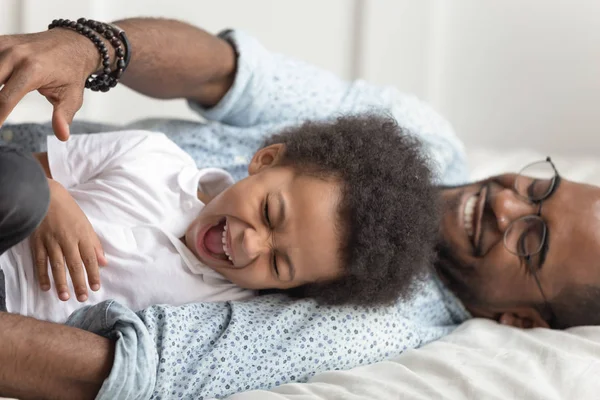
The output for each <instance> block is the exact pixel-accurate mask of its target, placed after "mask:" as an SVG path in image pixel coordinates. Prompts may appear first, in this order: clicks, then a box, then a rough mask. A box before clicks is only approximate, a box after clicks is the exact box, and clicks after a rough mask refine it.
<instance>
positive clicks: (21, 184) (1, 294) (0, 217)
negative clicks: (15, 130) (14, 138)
mask: <svg viewBox="0 0 600 400" xmlns="http://www.w3.org/2000/svg"><path fill="white" fill-rule="evenodd" d="M49 203H50V192H49V189H48V181H47V179H46V175H45V174H44V171H43V170H42V168H41V166H40V165H39V163H38V162H37V161H36V160H35V159H34V158H33V157H32V156H31V155H29V154H26V153H23V152H21V151H19V150H16V149H13V148H9V147H4V146H2V147H0V254H2V253H4V252H5V251H6V250H8V249H9V248H11V247H12V246H14V245H15V244H17V243H19V242H20V241H22V240H23V239H25V238H27V237H28V236H29V235H30V234H31V233H32V232H33V231H34V230H35V229H36V228H37V227H38V225H39V224H40V223H41V222H42V220H43V219H44V217H45V216H46V212H47V211H48V204H49ZM5 294H6V292H5V287H4V274H3V273H2V270H0V311H2V310H6V307H5V298H6V297H5Z"/></svg>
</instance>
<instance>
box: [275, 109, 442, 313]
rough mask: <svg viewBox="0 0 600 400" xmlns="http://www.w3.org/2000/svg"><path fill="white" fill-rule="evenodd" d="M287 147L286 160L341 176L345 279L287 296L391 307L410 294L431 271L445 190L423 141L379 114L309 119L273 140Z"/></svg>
mask: <svg viewBox="0 0 600 400" xmlns="http://www.w3.org/2000/svg"><path fill="white" fill-rule="evenodd" d="M275 143H283V144H285V150H284V153H283V156H282V160H281V165H283V166H291V167H293V168H294V169H295V170H296V171H297V173H299V174H303V175H310V176H315V177H318V178H322V179H331V178H333V179H336V182H339V183H340V186H341V193H340V194H341V196H340V204H339V208H338V224H337V226H336V228H337V230H338V232H339V237H340V239H341V240H340V243H341V247H340V251H339V253H340V254H339V257H340V261H341V263H342V266H343V268H344V271H343V273H342V276H341V277H340V278H338V279H336V280H333V281H327V282H315V283H310V284H306V285H303V286H300V287H297V288H294V289H291V290H287V291H286V293H288V294H290V295H292V296H295V297H312V298H316V299H317V300H319V301H321V302H324V303H329V304H348V303H350V304H356V305H376V304H390V303H392V302H394V301H395V300H397V299H398V298H407V297H408V296H409V295H410V294H411V292H412V289H413V287H414V285H415V283H416V282H417V281H419V280H420V279H419V278H421V277H422V276H423V274H424V273H425V272H426V271H427V270H428V269H429V264H430V263H431V262H432V260H433V254H434V253H433V246H434V241H435V238H436V233H437V230H438V224H439V219H438V214H439V210H438V207H439V202H438V200H437V199H438V192H437V190H436V188H435V187H434V186H433V184H432V182H431V180H432V169H431V168H432V165H431V164H430V160H429V158H428V157H427V155H426V154H425V152H424V151H423V148H422V145H421V143H420V142H419V141H418V140H417V139H416V138H415V137H414V136H413V135H409V134H407V133H406V132H404V131H403V130H402V129H401V128H400V127H399V126H398V124H397V123H396V121H395V120H394V119H393V118H391V117H389V116H387V115H381V114H376V113H367V114H359V115H349V116H342V117H339V118H337V119H335V120H333V121H323V122H305V123H304V124H302V125H300V126H297V127H293V128H288V129H285V130H284V131H283V132H281V133H279V134H276V135H274V136H272V137H271V138H269V139H268V140H267V141H266V142H265V143H264V146H268V145H271V144H275Z"/></svg>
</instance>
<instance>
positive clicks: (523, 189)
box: [504, 157, 560, 319]
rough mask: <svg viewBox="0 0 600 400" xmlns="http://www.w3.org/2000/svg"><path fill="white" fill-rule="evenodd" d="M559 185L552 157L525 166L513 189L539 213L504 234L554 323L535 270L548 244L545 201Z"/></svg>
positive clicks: (506, 242)
mask: <svg viewBox="0 0 600 400" xmlns="http://www.w3.org/2000/svg"><path fill="white" fill-rule="evenodd" d="M559 181H560V175H559V174H558V171H557V170H556V167H555V166H554V163H553V162H552V160H551V159H550V157H547V158H546V160H544V161H538V162H535V163H532V164H528V165H526V166H525V167H524V168H523V169H522V170H521V171H520V172H519V174H518V175H517V178H516V179H515V184H514V188H513V189H514V191H515V193H517V195H518V196H519V197H521V198H523V199H525V200H526V201H528V202H530V203H533V204H538V205H539V207H538V212H537V213H536V214H531V215H525V216H523V217H520V218H518V219H516V220H514V221H512V222H511V223H510V225H509V226H508V228H507V229H506V231H505V232H504V246H505V247H506V249H507V250H508V251H509V252H511V253H512V254H515V255H516V256H518V257H520V258H523V259H524V260H525V263H526V264H527V268H528V269H529V272H530V273H531V275H532V276H533V277H534V279H535V282H536V284H537V286H538V288H539V290H540V293H541V294H542V298H543V299H544V303H545V307H546V308H547V311H548V312H549V314H550V317H551V318H552V319H554V317H555V314H554V312H553V310H552V307H550V303H549V302H548V298H547V297H546V295H545V294H544V290H543V289H542V285H541V283H540V280H539V278H538V275H537V271H536V270H537V268H538V267H539V265H540V264H541V263H542V262H543V260H542V257H543V256H545V247H546V245H547V240H548V225H546V222H545V221H544V220H543V219H542V217H541V214H542V201H544V200H546V199H547V198H548V197H550V196H551V195H552V194H553V193H554V190H555V189H556V187H557V184H558V182H559ZM542 250H544V253H542ZM534 264H535V265H534Z"/></svg>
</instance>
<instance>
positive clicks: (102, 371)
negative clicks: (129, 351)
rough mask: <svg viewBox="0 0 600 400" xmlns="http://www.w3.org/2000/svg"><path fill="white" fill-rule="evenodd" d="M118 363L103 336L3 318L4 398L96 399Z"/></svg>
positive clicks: (0, 383) (0, 374)
mask: <svg viewBox="0 0 600 400" xmlns="http://www.w3.org/2000/svg"><path fill="white" fill-rule="evenodd" d="M113 357H114V343H113V342H112V341H110V340H108V339H106V338H103V337H101V336H98V335H95V334H93V333H90V332H87V331H84V330H81V329H76V328H71V327H68V326H64V325H59V324H53V323H50V322H43V321H38V320H35V319H33V318H28V317H23V316H20V315H14V314H8V313H4V312H0V396H9V397H17V398H19V399H23V400H24V399H29V398H36V399H39V398H43V399H46V398H47V399H54V398H56V399H58V398H60V399H93V398H94V397H95V396H96V394H97V393H98V390H99V389H100V387H101V386H102V383H103V382H104V379H106V377H107V376H108V375H109V373H110V370H111V368H112V364H113Z"/></svg>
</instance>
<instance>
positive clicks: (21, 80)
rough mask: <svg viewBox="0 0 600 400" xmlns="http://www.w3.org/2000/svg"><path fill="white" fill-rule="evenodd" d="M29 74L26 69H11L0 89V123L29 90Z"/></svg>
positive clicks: (0, 123)
mask: <svg viewBox="0 0 600 400" xmlns="http://www.w3.org/2000/svg"><path fill="white" fill-rule="evenodd" d="M30 76H31V75H30V73H28V72H27V70H26V69H18V70H16V71H13V73H12V74H11V75H10V77H9V78H8V80H7V81H6V82H5V84H4V87H3V88H2V90H0V125H2V124H3V123H4V121H5V120H6V118H8V115H9V114H10V113H11V112H12V110H13V109H14V108H15V107H16V105H17V104H18V103H19V101H21V99H22V98H23V97H25V95H26V94H27V93H29V92H30V91H31V88H30V81H31V78H30Z"/></svg>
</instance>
